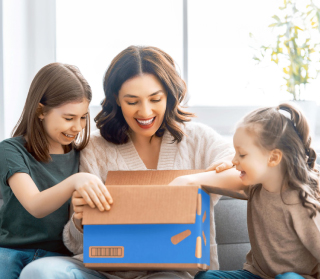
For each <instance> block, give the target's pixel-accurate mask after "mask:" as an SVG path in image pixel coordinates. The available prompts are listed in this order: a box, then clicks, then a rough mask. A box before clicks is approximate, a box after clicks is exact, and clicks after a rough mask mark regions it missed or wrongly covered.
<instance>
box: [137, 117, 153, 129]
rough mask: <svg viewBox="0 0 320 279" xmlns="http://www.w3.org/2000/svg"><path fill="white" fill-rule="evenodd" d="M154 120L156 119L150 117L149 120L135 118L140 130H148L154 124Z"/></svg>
mask: <svg viewBox="0 0 320 279" xmlns="http://www.w3.org/2000/svg"><path fill="white" fill-rule="evenodd" d="M155 119H156V117H152V118H149V119H141V118H136V121H137V123H138V125H139V127H140V128H142V129H149V128H151V127H152V126H153V124H154V122H155V121H154V120H155Z"/></svg>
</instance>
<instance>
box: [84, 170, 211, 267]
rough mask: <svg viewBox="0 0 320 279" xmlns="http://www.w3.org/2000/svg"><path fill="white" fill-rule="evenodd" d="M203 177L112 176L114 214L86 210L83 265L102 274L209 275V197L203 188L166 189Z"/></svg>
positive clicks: (109, 180)
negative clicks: (175, 181) (185, 179)
mask: <svg viewBox="0 0 320 279" xmlns="http://www.w3.org/2000/svg"><path fill="white" fill-rule="evenodd" d="M199 172H202V171H201V170H177V171H171V170H168V171H109V172H108V177H107V181H106V185H107V187H108V190H109V192H110V194H111V196H112V197H113V200H114V204H113V205H112V206H111V210H110V211H104V212H100V211H99V210H97V209H92V208H90V207H89V206H86V208H85V210H84V214H83V227H84V240H83V252H84V258H83V261H84V265H85V266H86V267H88V268H93V269H96V270H104V271H107V270H188V271H190V270H193V271H199V270H207V269H208V268H209V266H210V196H209V194H208V193H207V190H205V189H203V187H201V186H200V185H199V186H165V185H167V184H168V183H170V182H171V181H172V180H173V179H174V178H175V177H178V176H181V175H186V174H194V173H199Z"/></svg>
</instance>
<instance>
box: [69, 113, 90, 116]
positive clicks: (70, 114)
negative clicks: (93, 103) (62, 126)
mask: <svg viewBox="0 0 320 279" xmlns="http://www.w3.org/2000/svg"><path fill="white" fill-rule="evenodd" d="M87 114H88V112H86V113H84V114H83V115H87ZM63 115H64V116H77V115H76V114H72V113H64V114H63Z"/></svg>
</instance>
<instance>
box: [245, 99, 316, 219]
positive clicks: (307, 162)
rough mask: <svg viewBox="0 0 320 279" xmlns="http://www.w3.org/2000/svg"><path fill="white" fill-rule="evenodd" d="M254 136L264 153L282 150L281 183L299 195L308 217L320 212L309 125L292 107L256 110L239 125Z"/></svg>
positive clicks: (300, 113) (287, 105)
mask: <svg viewBox="0 0 320 279" xmlns="http://www.w3.org/2000/svg"><path fill="white" fill-rule="evenodd" d="M239 126H243V127H245V128H247V129H248V131H249V132H251V133H254V135H255V136H256V139H257V141H256V144H257V145H258V146H260V147H262V148H264V149H266V150H269V151H271V150H274V149H279V150H281V151H282V154H283V155H282V161H281V164H282V168H283V171H284V182H285V183H286V184H287V185H288V186H289V187H290V188H291V189H293V190H297V191H298V192H299V198H300V200H301V201H302V205H303V206H304V207H306V208H308V209H310V212H311V214H310V217H311V218H312V217H314V216H315V215H316V212H317V211H319V212H320V190H319V172H318V170H317V169H316V168H315V167H316V158H317V154H316V152H315V151H314V149H313V148H312V147H311V137H310V134H309V125H308V123H307V120H306V118H305V116H304V115H303V114H302V112H301V111H299V110H298V109H297V108H295V107H294V106H292V105H290V104H287V103H284V104H280V105H279V106H277V107H268V108H259V109H257V110H255V111H253V112H251V113H250V114H248V115H247V116H246V117H245V118H244V119H243V120H242V121H241V122H240V123H239Z"/></svg>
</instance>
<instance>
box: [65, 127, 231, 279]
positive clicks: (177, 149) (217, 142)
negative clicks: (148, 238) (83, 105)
mask: <svg viewBox="0 0 320 279" xmlns="http://www.w3.org/2000/svg"><path fill="white" fill-rule="evenodd" d="M181 127H182V129H183V131H184V133H185V135H184V136H183V138H182V141H181V142H180V143H176V142H175V143H172V140H173V137H172V135H171V134H170V133H169V132H168V131H166V132H165V133H164V135H163V138H162V142H161V148H160V154H159V161H158V166H157V170H183V169H205V168H207V167H208V166H209V165H210V164H211V163H212V162H214V161H217V160H219V159H220V158H223V157H226V156H228V155H230V154H232V153H233V152H234V151H233V148H232V146H231V144H230V143H227V142H226V141H225V140H224V139H223V138H222V137H221V136H220V135H219V134H218V133H217V132H215V131H214V130H213V129H211V128H210V127H208V126H206V125H203V124H200V123H197V122H187V123H185V125H182V126H181ZM108 170H112V171H115V170H147V168H146V166H145V165H144V163H143V161H142V160H141V158H140V157H139V155H138V153H137V151H136V149H135V147H134V145H133V143H132V141H131V140H130V139H129V141H128V143H126V144H119V145H116V144H113V143H110V142H107V141H106V140H105V139H104V138H103V137H102V136H101V135H100V131H99V130H97V131H94V132H93V133H92V134H91V139H90V142H89V144H88V145H87V147H86V148H85V149H84V150H83V151H81V153H80V171H82V172H89V173H93V174H95V175H97V176H98V177H100V178H101V180H102V182H103V183H104V182H105V181H106V178H107V173H108ZM210 196H211V204H210V210H211V216H210V230H211V235H210V243H211V247H210V254H211V259H210V261H211V264H210V269H219V263H218V255H217V245H216V241H215V223H214V208H213V207H214V205H215V204H216V203H217V202H218V200H219V198H220V196H218V195H212V194H211V195H210ZM82 238H83V235H82V233H81V232H80V231H79V230H78V229H77V228H76V227H75V225H74V223H73V221H72V218H71V220H70V221H69V222H68V223H67V225H66V226H65V229H64V233H63V240H64V244H65V245H66V247H67V248H68V249H69V250H70V251H71V252H73V253H74V254H75V255H77V256H76V257H77V258H78V259H81V260H82V259H83V255H82V253H83V239H82ZM122 273H123V272H122ZM140 273H141V272H139V274H140ZM106 275H107V276H108V277H110V274H109V273H108V274H106ZM121 275H122V274H121ZM128 275H129V274H128ZM121 277H122V278H129V277H127V276H121ZM130 278H133V277H130Z"/></svg>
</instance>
